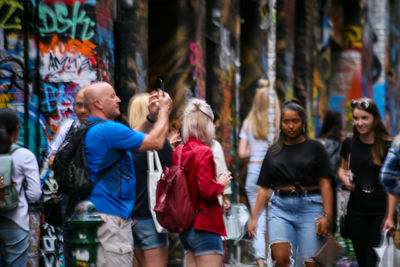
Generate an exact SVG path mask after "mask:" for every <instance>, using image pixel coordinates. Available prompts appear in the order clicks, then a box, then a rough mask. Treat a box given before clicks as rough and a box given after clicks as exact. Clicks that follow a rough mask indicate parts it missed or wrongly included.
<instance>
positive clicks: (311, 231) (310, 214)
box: [268, 194, 325, 266]
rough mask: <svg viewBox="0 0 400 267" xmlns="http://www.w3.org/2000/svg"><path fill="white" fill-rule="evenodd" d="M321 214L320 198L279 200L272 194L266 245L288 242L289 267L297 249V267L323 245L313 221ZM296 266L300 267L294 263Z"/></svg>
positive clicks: (303, 197)
mask: <svg viewBox="0 0 400 267" xmlns="http://www.w3.org/2000/svg"><path fill="white" fill-rule="evenodd" d="M322 215H323V208H322V198H321V195H319V194H315V195H308V196H307V195H306V196H299V197H278V196H275V195H272V197H271V200H270V204H269V210H268V238H269V244H270V245H271V244H274V243H279V242H289V243H290V245H291V250H292V258H291V262H292V266H293V263H294V262H295V261H296V253H295V252H296V250H297V249H298V253H297V255H298V256H299V258H300V259H298V261H299V263H300V265H301V266H302V263H303V262H304V260H306V259H309V258H310V257H311V256H312V255H314V253H315V252H316V251H317V250H318V249H319V248H320V247H321V245H322V244H323V243H324V241H325V238H323V237H319V236H318V235H317V234H316V219H317V218H319V217H321V216H322ZM296 266H299V265H298V264H296Z"/></svg>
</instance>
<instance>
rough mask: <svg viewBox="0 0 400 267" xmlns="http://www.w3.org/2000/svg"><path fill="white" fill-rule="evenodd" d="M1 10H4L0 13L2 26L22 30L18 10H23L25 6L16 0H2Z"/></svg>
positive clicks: (0, 3) (0, 24) (7, 28)
mask: <svg viewBox="0 0 400 267" xmlns="http://www.w3.org/2000/svg"><path fill="white" fill-rule="evenodd" d="M0 10H4V12H1V14H2V15H0V27H1V28H3V29H5V30H21V28H22V25H21V21H22V20H21V17H20V14H19V12H18V11H23V10H24V7H23V5H22V4H21V3H19V2H18V1H15V0H2V1H0Z"/></svg>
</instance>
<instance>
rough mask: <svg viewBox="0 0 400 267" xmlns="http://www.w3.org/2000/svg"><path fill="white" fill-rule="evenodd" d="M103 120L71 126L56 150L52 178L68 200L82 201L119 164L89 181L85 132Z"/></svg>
mask: <svg viewBox="0 0 400 267" xmlns="http://www.w3.org/2000/svg"><path fill="white" fill-rule="evenodd" d="M102 122H104V121H103V120H95V121H90V122H86V123H83V124H81V125H80V126H79V127H74V125H72V126H71V129H70V130H69V131H68V133H67V136H66V137H65V140H64V142H63V143H62V145H61V146H60V148H59V149H58V151H57V153H56V155H55V157H54V163H53V171H54V177H55V179H56V181H57V183H58V190H59V193H63V194H66V195H68V196H69V197H70V198H71V197H72V198H74V199H75V198H79V199H84V198H87V197H89V196H90V194H91V192H92V189H93V188H94V186H95V185H96V184H97V183H98V182H100V180H101V179H102V178H103V177H104V176H105V175H106V174H107V173H108V172H109V171H110V170H111V169H112V168H113V167H114V166H115V165H116V164H117V163H118V162H119V160H117V161H116V162H115V163H114V164H112V165H111V166H109V167H107V168H106V169H104V170H102V171H101V175H100V176H99V177H98V179H97V180H96V181H95V182H92V181H91V180H90V174H89V168H88V166H87V162H86V155H85V142H84V141H85V135H86V131H87V130H88V129H89V128H90V127H92V126H93V125H95V124H97V123H102Z"/></svg>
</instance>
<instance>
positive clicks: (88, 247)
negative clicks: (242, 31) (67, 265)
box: [68, 200, 103, 267]
mask: <svg viewBox="0 0 400 267" xmlns="http://www.w3.org/2000/svg"><path fill="white" fill-rule="evenodd" d="M68 222H69V223H70V224H71V227H72V245H73V249H72V256H73V259H74V265H73V266H79V267H95V266H96V255H97V245H98V243H99V241H98V240H97V228H98V227H99V226H100V224H102V222H103V220H102V219H101V217H100V215H99V214H98V213H97V212H96V208H95V206H94V204H93V203H92V202H90V201H88V200H85V201H82V202H79V203H78V204H77V205H76V207H75V210H74V213H73V215H72V216H71V218H70V219H69V220H68Z"/></svg>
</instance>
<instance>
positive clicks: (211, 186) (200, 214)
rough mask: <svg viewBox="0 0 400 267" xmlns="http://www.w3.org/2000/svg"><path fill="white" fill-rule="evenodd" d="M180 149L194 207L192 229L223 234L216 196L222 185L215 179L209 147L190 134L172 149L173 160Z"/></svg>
mask: <svg viewBox="0 0 400 267" xmlns="http://www.w3.org/2000/svg"><path fill="white" fill-rule="evenodd" d="M181 149H183V151H182V165H184V169H185V173H186V179H187V181H188V186H189V191H190V193H191V196H192V201H193V206H194V207H195V209H196V216H195V219H194V226H193V227H194V229H196V230H205V231H209V232H213V233H216V234H219V235H222V236H226V230H225V224H224V219H223V213H222V207H221V205H220V204H219V202H218V198H217V196H218V195H220V194H222V192H223V190H224V185H223V184H222V183H219V182H217V181H216V179H215V177H216V171H215V162H214V159H213V154H212V151H211V148H210V147H208V146H206V145H205V144H204V143H203V142H201V141H200V140H198V139H196V138H194V137H190V138H189V140H188V141H187V142H186V143H185V145H183V146H182V145H180V146H178V147H177V148H176V149H175V151H174V153H173V158H172V160H173V164H178V155H179V153H180V150H181ZM186 161H187V163H186V164H185V162H186Z"/></svg>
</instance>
